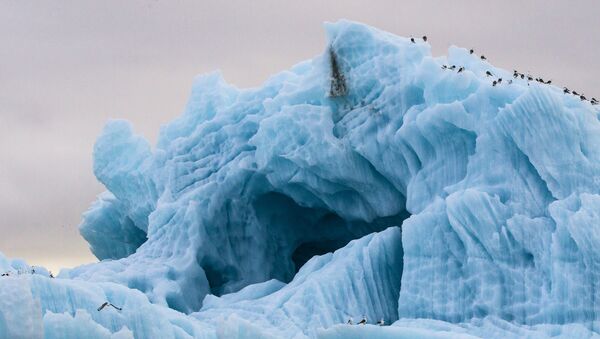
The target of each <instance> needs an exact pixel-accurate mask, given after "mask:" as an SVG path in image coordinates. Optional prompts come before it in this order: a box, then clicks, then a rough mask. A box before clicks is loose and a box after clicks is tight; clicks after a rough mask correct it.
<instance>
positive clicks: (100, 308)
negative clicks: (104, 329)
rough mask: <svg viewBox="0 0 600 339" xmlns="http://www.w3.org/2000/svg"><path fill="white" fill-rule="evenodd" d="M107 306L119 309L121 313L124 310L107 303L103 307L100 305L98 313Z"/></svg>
mask: <svg viewBox="0 0 600 339" xmlns="http://www.w3.org/2000/svg"><path fill="white" fill-rule="evenodd" d="M106 306H112V307H114V308H115V309H117V310H119V311H122V310H123V309H122V308H120V307H117V306H115V305H113V304H111V303H109V302H108V301H105V302H104V303H103V304H102V305H100V307H98V312H100V311H102V310H103V309H104V308H105V307H106Z"/></svg>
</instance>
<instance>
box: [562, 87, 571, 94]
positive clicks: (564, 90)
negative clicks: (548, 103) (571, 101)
mask: <svg viewBox="0 0 600 339" xmlns="http://www.w3.org/2000/svg"><path fill="white" fill-rule="evenodd" d="M563 93H565V94H569V93H571V91H570V90H569V89H568V88H566V87H563Z"/></svg>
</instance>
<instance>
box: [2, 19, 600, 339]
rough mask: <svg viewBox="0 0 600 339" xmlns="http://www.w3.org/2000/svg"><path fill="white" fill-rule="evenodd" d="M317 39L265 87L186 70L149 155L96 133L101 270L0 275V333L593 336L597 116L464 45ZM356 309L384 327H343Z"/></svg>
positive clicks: (350, 29) (357, 30) (598, 214)
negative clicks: (434, 51) (177, 103)
mask: <svg viewBox="0 0 600 339" xmlns="http://www.w3.org/2000/svg"><path fill="white" fill-rule="evenodd" d="M326 31H327V36H328V41H329V42H328V45H327V47H326V48H325V50H324V53H323V54H322V55H321V56H318V57H316V58H314V59H313V60H309V61H306V62H303V63H300V64H298V65H296V66H294V67H293V68H292V69H291V70H289V71H285V72H282V73H279V74H276V75H274V76H273V77H271V78H270V79H268V80H267V81H266V82H265V83H264V84H263V86H261V87H260V88H254V89H245V90H241V89H238V88H235V87H233V86H231V85H228V84H227V83H226V82H225V81H224V80H223V78H222V77H221V75H220V73H218V72H215V73H211V74H207V75H204V76H201V77H199V78H198V79H197V80H196V81H195V84H194V86H193V88H192V93H191V96H190V100H189V103H188V106H187V108H186V110H185V112H184V113H183V114H182V115H181V116H180V117H179V118H177V119H175V120H174V121H172V122H171V123H169V124H167V125H166V126H164V127H163V128H162V129H161V131H160V135H159V140H158V142H157V145H156V146H155V147H154V148H152V147H151V146H150V145H149V143H148V142H147V141H145V139H144V138H142V137H141V136H138V135H136V134H135V133H134V132H133V128H132V127H131V125H130V124H129V123H128V122H126V121H121V120H114V121H111V122H109V123H108V124H107V125H106V127H105V128H104V131H103V132H102V134H101V135H100V137H99V138H98V141H97V143H96V146H95V148H94V173H95V174H96V176H97V177H98V179H99V180H100V181H101V182H102V183H103V184H104V185H105V186H106V187H107V189H108V191H107V192H106V193H104V194H102V195H101V196H100V197H99V198H98V200H97V201H96V202H95V203H94V204H93V205H92V207H91V208H90V210H89V211H88V212H86V213H85V215H84V219H83V222H82V224H81V226H80V229H81V234H82V235H83V236H84V237H85V239H86V240H88V242H89V243H90V247H91V249H92V251H93V252H94V254H96V256H97V257H98V258H99V259H104V260H102V261H101V262H100V263H97V264H90V265H85V266H81V267H77V268H75V269H72V270H68V271H63V272H62V273H61V275H60V278H61V279H49V278H47V277H45V276H44V275H43V274H37V275H31V274H29V275H17V276H15V277H13V276H11V277H8V278H5V277H2V279H0V294H1V295H3V296H5V295H6V297H5V298H6V300H3V301H1V302H0V314H1V316H0V335H2V334H5V335H8V334H11V335H13V334H14V333H15V331H17V328H16V327H14V326H13V322H15V321H17V319H21V318H23V321H26V322H29V323H30V324H31V326H28V328H30V329H32V330H31V331H32V332H31V333H38V332H37V331H38V330H39V329H41V328H44V329H45V330H46V333H50V335H54V334H56V335H57V336H60V333H62V332H65V333H66V332H68V333H73V335H75V334H77V335H84V334H87V335H89V336H99V337H102V336H105V337H106V336H111V335H112V336H117V337H128V336H131V335H133V336H134V337H136V338H144V337H152V336H156V335H159V334H160V335H161V337H177V338H183V337H207V338H209V337H211V338H212V337H224V338H245V337H250V338H256V337H264V338H270V337H284V338H294V337H295V338H302V337H306V336H308V337H323V338H337V337H342V338H351V337H365V336H369V337H381V338H386V337H402V336H405V337H418V336H423V337H440V336H441V337H444V336H449V337H457V336H464V337H468V336H476V337H527V336H530V337H544V336H547V337H553V336H563V337H587V336H595V335H597V334H596V333H597V332H598V328H599V327H598V325H599V323H598V321H599V317H600V314H599V311H600V310H599V308H598V306H597V305H599V304H600V299H599V298H600V297H599V296H598V293H596V286H597V284H598V281H599V278H600V277H599V272H600V267H599V265H600V256H599V255H598V254H597V250H596V249H597V248H600V147H599V146H600V122H599V121H598V118H599V111H598V110H597V109H596V108H595V107H594V106H592V105H590V104H589V103H588V102H584V101H581V100H580V99H579V98H578V97H575V96H571V95H565V94H563V93H562V90H561V89H559V88H557V87H554V86H550V85H542V84H539V83H536V82H531V83H527V81H526V80H521V79H512V74H511V73H509V72H506V71H505V70H502V69H498V68H495V67H494V66H492V65H491V64H489V63H488V62H487V61H482V60H480V59H479V58H478V57H477V56H476V55H470V54H469V52H468V51H467V50H465V49H462V48H458V47H451V48H450V49H449V51H448V56H443V57H432V56H431V49H430V46H429V44H427V43H424V42H422V41H419V40H418V41H417V42H416V43H411V42H410V40H409V39H406V38H402V37H397V36H394V35H391V34H388V33H385V32H381V31H378V30H376V29H374V28H370V27H368V26H365V25H361V24H356V23H352V22H348V21H340V22H338V23H335V24H327V25H326ZM442 65H457V67H460V66H463V67H464V68H465V71H464V72H461V73H457V72H456V71H451V70H444V69H442V67H441V66H442ZM488 70H489V71H491V72H492V73H493V74H494V75H495V78H497V77H502V78H503V79H504V82H503V83H502V84H500V85H497V86H492V83H491V81H492V79H491V78H489V77H486V76H485V73H486V71H488ZM509 79H511V80H513V82H512V83H510V84H509V83H508V81H507V80H509ZM392 226H401V231H400V228H397V227H392ZM355 239H357V240H355ZM334 251H335V253H333V254H332V253H331V252H334ZM19 267H20V268H21V269H22V270H25V271H26V270H28V269H29V268H28V267H27V265H26V264H25V263H24V262H21V261H8V260H7V259H5V258H3V257H2V256H0V269H2V270H14V271H16V270H17V269H18V268H19ZM39 272H44V271H43V270H41V269H40V271H39ZM17 279H20V280H17ZM13 290H14V291H18V296H15V295H13V294H14V293H13V294H11V293H12V292H11V291H13ZM106 299H111V300H115V302H117V303H119V304H120V305H121V304H122V305H125V308H124V310H123V311H122V312H117V311H116V310H108V311H107V312H104V311H103V313H98V312H97V311H96V308H97V307H98V306H99V304H101V303H102V302H103V301H105V300H106ZM15 304H18V305H20V306H19V310H18V312H14V314H15V315H13V313H9V311H8V310H9V309H10V308H11V307H12V306H11V305H15ZM35 310H38V311H35ZM178 311H179V312H182V313H179V312H178ZM363 315H365V316H367V318H368V319H369V322H370V323H371V324H373V323H374V322H375V321H377V320H379V319H380V318H384V319H385V321H386V323H392V322H394V321H396V322H394V323H393V324H392V326H386V327H376V326H358V325H355V326H350V325H342V324H343V323H345V322H346V321H347V319H348V318H349V317H353V318H354V321H355V322H356V321H358V320H360V318H362V316H363ZM163 331H165V332H163ZM52 333H54V334H52Z"/></svg>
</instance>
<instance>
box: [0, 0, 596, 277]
mask: <svg viewBox="0 0 600 339" xmlns="http://www.w3.org/2000/svg"><path fill="white" fill-rule="evenodd" d="M340 18H347V19H351V20H356V21H362V22H365V23H368V24H370V25H373V26H376V27H379V28H381V29H385V30H388V31H390V32H393V33H396V34H399V35H403V36H411V35H414V36H421V35H423V34H426V35H428V36H429V38H430V40H429V41H430V42H431V44H432V46H433V51H434V53H435V54H436V55H441V54H445V51H446V50H447V47H448V46H449V45H451V44H455V45H458V46H462V47H467V48H470V47H473V48H475V49H476V50H478V51H481V52H482V53H483V54H485V55H486V56H488V58H489V60H490V62H492V63H493V64H495V65H496V66H501V67H505V68H507V69H509V70H511V69H513V68H517V69H519V70H528V71H530V72H532V73H533V74H535V75H540V76H542V77H543V78H545V79H553V80H554V82H555V83H559V84H568V85H569V86H570V87H572V88H575V89H577V90H579V91H582V92H584V93H585V94H587V95H588V96H599V95H600V80H599V79H598V78H599V76H600V74H599V73H600V72H599V69H598V66H599V63H600V25H599V24H598V22H599V19H600V3H598V1H597V0H589V1H576V2H575V1H564V0H562V1H550V0H544V1H541V0H540V1H496V2H495V4H491V2H488V1H445V2H442V1H422V0H419V1H417V0H414V1H410V2H408V1H398V0H396V1H380V2H377V1H325V0H320V1H306V0H304V1H298V2H288V1H206V2H202V1H182V0H173V1H164V0H154V1H142V0H138V1H132V0H129V1H106V0H102V1H100V0H99V1H81V0H73V1H28V0H0V251H1V252H3V253H4V254H6V255H8V256H11V257H21V258H25V259H26V260H28V261H29V262H30V263H31V264H40V265H45V266H47V267H49V268H51V269H53V270H55V271H56V270H57V268H58V267H65V266H73V265H77V264H81V263H86V262H91V261H93V260H94V257H93V256H92V255H91V253H90V251H89V250H88V247H87V244H86V243H85V241H84V240H83V239H82V238H81V237H80V236H79V233H78V229H77V226H78V224H79V222H80V219H81V213H82V212H84V211H85V210H86V209H87V207H88V206H89V204H90V203H91V202H92V201H93V200H94V199H95V196H96V195H97V194H98V193H100V192H101V191H102V190H103V187H102V185H100V184H99V183H97V182H96V180H95V178H94V176H93V173H92V155H91V154H92V148H93V144H94V140H95V138H96V136H97V135H98V134H99V133H100V131H101V129H102V127H103V124H104V123H105V122H106V120H107V119H109V118H125V119H128V120H130V121H132V122H133V124H134V126H135V128H136V131H137V132H139V133H141V134H143V135H145V136H146V137H147V138H148V139H150V140H151V141H152V142H154V141H155V140H156V136H157V133H158V129H159V126H160V125H161V124H164V123H166V122H168V121H169V120H171V119H173V118H174V117H176V116H178V115H179V114H180V113H181V112H182V111H183V108H184V105H185V102H186V98H187V95H188V93H189V90H190V86H191V83H192V79H193V77H194V76H195V75H196V74H199V73H205V72H209V71H211V70H214V69H221V70H222V72H223V74H224V76H225V78H226V79H227V80H228V81H229V82H231V83H233V84H235V85H238V86H240V87H246V86H257V85H260V84H261V82H263V81H264V80H265V79H266V78H267V77H268V76H269V75H270V74H273V73H275V72H278V71H281V70H284V69H287V68H289V67H290V66H292V65H294V64H295V63H297V62H300V61H302V60H304V59H307V58H311V57H313V56H315V55H317V54H319V53H321V52H322V51H323V50H324V46H325V36H324V32H323V29H322V22H324V21H335V20H338V19H340Z"/></svg>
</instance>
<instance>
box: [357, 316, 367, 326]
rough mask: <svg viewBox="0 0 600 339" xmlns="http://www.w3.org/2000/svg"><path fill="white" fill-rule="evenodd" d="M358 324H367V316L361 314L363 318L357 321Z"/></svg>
mask: <svg viewBox="0 0 600 339" xmlns="http://www.w3.org/2000/svg"><path fill="white" fill-rule="evenodd" d="M358 324H359V325H366V324H367V316H366V315H365V316H363V318H362V319H361V320H360V321H359V322H358Z"/></svg>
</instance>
